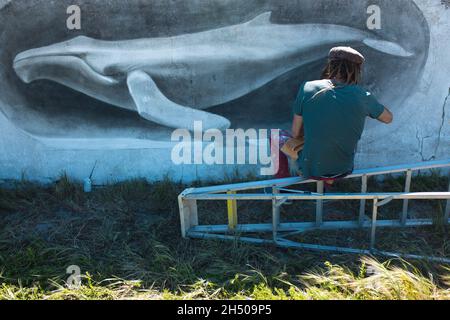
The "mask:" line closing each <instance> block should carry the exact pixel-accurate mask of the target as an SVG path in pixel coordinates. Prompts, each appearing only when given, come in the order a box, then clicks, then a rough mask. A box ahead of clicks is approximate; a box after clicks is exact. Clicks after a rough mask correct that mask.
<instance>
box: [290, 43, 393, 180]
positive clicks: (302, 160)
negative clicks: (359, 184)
mask: <svg viewBox="0 0 450 320" xmlns="http://www.w3.org/2000/svg"><path fill="white" fill-rule="evenodd" d="M364 62H365V58H364V57H363V55H362V54H361V53H359V52H358V51H356V50H354V49H352V48H349V47H337V48H333V49H331V51H330V54H329V59H328V64H327V66H326V67H325V69H324V71H323V75H322V80H318V81H312V82H306V83H305V84H303V85H302V86H301V88H300V92H299V93H298V96H297V99H296V101H295V104H294V121H293V125H292V136H293V138H294V139H298V140H300V141H301V140H304V143H305V144H304V147H303V150H302V151H301V152H300V154H299V158H298V164H299V169H300V171H301V174H302V176H303V177H305V178H312V179H316V180H324V181H326V182H328V183H330V184H331V183H332V181H334V180H335V179H337V178H341V177H345V176H347V175H349V174H350V173H351V172H352V171H353V168H354V158H355V152H356V147H357V144H358V141H359V140H360V139H361V135H362V132H363V130H364V124H365V120H366V117H371V118H372V119H377V120H379V121H381V122H383V123H386V124H390V123H391V122H392V120H393V115H392V113H391V112H390V111H389V110H388V109H387V108H386V107H385V106H383V105H382V104H380V103H379V102H378V101H377V99H376V98H375V97H374V96H373V95H372V94H371V93H370V92H368V91H367V90H365V89H364V88H362V87H361V86H360V85H359V83H360V81H361V71H362V66H363V64H364Z"/></svg>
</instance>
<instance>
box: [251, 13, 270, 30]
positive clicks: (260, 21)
mask: <svg viewBox="0 0 450 320" xmlns="http://www.w3.org/2000/svg"><path fill="white" fill-rule="evenodd" d="M271 17H272V12H271V11H269V12H264V13H263V14H260V15H259V16H257V17H256V18H254V19H253V20H250V21H249V22H247V25H248V26H263V25H267V24H272V22H271V21H270V18H271Z"/></svg>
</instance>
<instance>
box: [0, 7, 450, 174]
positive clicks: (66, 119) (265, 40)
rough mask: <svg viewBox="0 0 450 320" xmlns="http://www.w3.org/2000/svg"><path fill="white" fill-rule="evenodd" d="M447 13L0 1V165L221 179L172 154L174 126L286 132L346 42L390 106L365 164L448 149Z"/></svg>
mask: <svg viewBox="0 0 450 320" xmlns="http://www.w3.org/2000/svg"><path fill="white" fill-rule="evenodd" d="M72 5H78V6H79V7H80V9H81V29H80V30H72V29H68V27H67V24H66V22H67V19H68V17H69V14H68V13H67V8H68V7H69V6H72ZM374 5H375V6H377V7H379V8H380V18H381V23H380V26H379V28H374V29H373V28H369V27H368V19H369V17H370V15H371V13H368V8H369V7H370V6H374ZM449 15H450V10H448V8H446V6H445V5H443V4H442V3H441V0H396V1H392V0H246V1H242V0H209V1H198V0H173V1H167V0H152V1H150V0H139V1H136V0H102V1H100V0H58V1H48V0H0V179H2V178H20V177H21V176H22V174H23V172H26V173H27V176H28V177H30V178H36V179H38V180H39V179H47V178H52V177H55V176H57V175H59V174H60V172H61V171H66V172H67V173H68V174H69V175H70V176H73V177H77V178H80V179H84V178H85V177H86V174H88V175H89V173H90V172H91V170H92V166H93V165H94V163H98V165H97V167H96V174H95V177H94V178H95V179H97V181H108V180H109V179H112V178H114V179H116V178H117V179H119V180H120V179H127V178H130V177H136V176H139V177H140V176H145V177H149V178H151V179H157V178H158V177H161V175H164V174H165V173H167V172H169V171H170V172H172V173H173V175H174V178H175V179H178V178H179V179H185V180H189V179H191V178H192V179H198V178H200V177H203V176H205V177H206V178H207V177H210V176H212V177H211V178H214V177H215V176H214V175H216V176H218V177H221V176H222V175H223V174H222V169H223V170H225V171H226V170H229V172H232V171H233V170H234V169H235V168H233V167H229V168H225V166H224V168H222V167H220V168H219V167H217V166H210V167H208V166H202V165H196V166H175V165H174V164H173V163H172V162H171V158H170V152H171V144H170V143H171V135H172V133H173V132H174V129H175V128H188V129H192V124H193V121H194V120H203V124H204V127H203V129H204V130H206V129H209V128H214V127H216V128H220V129H226V128H230V129H238V128H239V129H244V130H245V129H250V128H254V129H285V130H289V129H290V126H291V123H292V103H293V101H294V100H295V97H296V94H297V92H298V89H299V85H300V84H301V83H302V82H304V81H309V80H315V79H317V78H319V77H320V75H321V72H322V68H323V67H324V65H325V62H326V55H327V53H328V51H329V50H330V48H331V47H333V46H338V45H339V46H340V45H348V46H353V47H356V48H357V49H358V50H359V51H361V52H362V53H363V54H364V56H365V57H366V61H367V62H366V64H365V66H364V70H363V72H364V74H363V83H362V85H363V86H364V87H366V88H367V89H368V90H370V91H371V92H373V93H374V95H375V96H376V97H377V98H378V100H380V101H381V102H382V103H383V104H385V105H386V106H387V107H389V109H391V110H392V111H393V112H394V114H395V119H396V120H395V122H394V123H393V124H392V125H391V126H383V127H380V126H379V125H378V124H377V123H376V122H374V121H368V122H367V124H366V131H365V133H364V136H363V137H362V141H361V143H360V145H359V149H358V152H357V156H356V166H357V167H359V168H360V167H363V166H364V167H367V166H378V165H388V164H397V163H398V164H401V163H405V162H416V161H420V160H430V159H440V158H448V154H449V147H450V145H449V143H450V139H448V137H449V134H450V131H449V126H448V123H449V122H448V121H449V119H448V116H449V115H450V111H449V110H448V108H449V106H450V97H448V94H449V87H450V83H448V74H449V73H450V60H449V59H450V58H449V57H448V54H447V52H448V50H450V48H449V43H450V39H449V35H450V22H449V21H450V16H449ZM149 163H151V165H150V164H149ZM227 172H228V171H227Z"/></svg>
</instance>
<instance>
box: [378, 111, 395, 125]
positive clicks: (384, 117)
mask: <svg viewBox="0 0 450 320" xmlns="http://www.w3.org/2000/svg"><path fill="white" fill-rule="evenodd" d="M393 120H394V115H393V114H392V112H391V111H389V109H388V108H384V111H383V113H382V114H381V116H380V117H379V118H378V121H381V122H383V123H386V124H391V123H392V121H393Z"/></svg>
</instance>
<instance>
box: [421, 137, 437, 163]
mask: <svg viewBox="0 0 450 320" xmlns="http://www.w3.org/2000/svg"><path fill="white" fill-rule="evenodd" d="M428 138H431V136H426V137H420V135H419V129H416V139H417V142H418V143H419V155H420V157H421V158H422V161H424V162H426V161H431V160H433V159H434V158H435V156H434V155H433V156H431V157H430V158H429V159H427V158H425V155H424V154H423V146H424V141H425V139H428Z"/></svg>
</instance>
